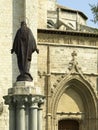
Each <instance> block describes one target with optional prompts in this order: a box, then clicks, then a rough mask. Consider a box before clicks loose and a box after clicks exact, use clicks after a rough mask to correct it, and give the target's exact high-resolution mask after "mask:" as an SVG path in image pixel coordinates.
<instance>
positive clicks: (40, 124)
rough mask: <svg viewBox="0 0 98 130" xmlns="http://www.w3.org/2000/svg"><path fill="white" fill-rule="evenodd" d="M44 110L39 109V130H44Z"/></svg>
mask: <svg viewBox="0 0 98 130" xmlns="http://www.w3.org/2000/svg"><path fill="white" fill-rule="evenodd" d="M42 124H43V123H42V109H41V108H39V109H38V130H42Z"/></svg>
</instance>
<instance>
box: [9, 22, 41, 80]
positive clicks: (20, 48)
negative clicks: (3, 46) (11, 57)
mask: <svg viewBox="0 0 98 130" xmlns="http://www.w3.org/2000/svg"><path fill="white" fill-rule="evenodd" d="M35 51H36V52H37V53H39V50H38V49H37V45H36V41H35V39H34V36H33V34H32V32H31V30H30V29H29V28H28V27H27V24H26V22H25V21H22V22H21V27H20V28H19V29H18V31H17V33H16V36H15V39H14V43H13V48H12V49H11V54H13V52H15V54H16V55H17V63H18V68H19V71H20V75H19V76H18V77H17V81H32V80H33V78H32V76H31V74H30V73H29V70H30V63H31V59H32V53H33V52H35Z"/></svg>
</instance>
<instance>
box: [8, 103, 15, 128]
mask: <svg viewBox="0 0 98 130" xmlns="http://www.w3.org/2000/svg"><path fill="white" fill-rule="evenodd" d="M9 130H15V108H14V106H13V105H10V106H9Z"/></svg>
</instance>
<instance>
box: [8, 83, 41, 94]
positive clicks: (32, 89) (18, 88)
mask: <svg viewBox="0 0 98 130" xmlns="http://www.w3.org/2000/svg"><path fill="white" fill-rule="evenodd" d="M8 94H9V95H29V94H32V95H35V94H36V95H40V94H41V89H40V87H37V86H34V84H33V82H27V81H19V82H16V83H14V84H13V88H9V89H8Z"/></svg>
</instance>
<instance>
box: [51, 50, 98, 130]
mask: <svg viewBox="0 0 98 130" xmlns="http://www.w3.org/2000/svg"><path fill="white" fill-rule="evenodd" d="M75 56H76V53H75V52H74V53H73V54H72V57H73V58H72V61H71V62H70V65H69V70H70V71H69V74H67V75H65V76H64V77H63V78H62V80H61V81H60V82H59V83H58V85H57V87H56V88H55V90H54V93H53V95H52V99H51V115H52V123H53V129H55V128H56V125H57V124H56V123H57V122H56V120H57V108H58V104H59V101H60V99H61V97H62V95H63V94H64V93H66V92H67V91H68V90H69V89H71V90H74V91H75V92H76V93H77V94H78V95H79V96H80V98H81V101H82V103H83V107H84V111H83V112H84V115H85V122H86V126H85V127H87V128H88V127H90V123H91V122H92V124H93V125H91V127H90V128H89V130H91V129H92V128H94V129H96V127H97V126H96V121H95V119H96V118H97V107H96V106H97V104H96V102H97V96H96V93H95V90H94V88H93V84H92V83H91V82H90V81H89V80H88V79H87V78H86V77H85V76H84V75H83V73H82V71H81V69H80V67H79V66H78V63H77V62H76V59H75ZM65 109H66V108H65ZM80 112H81V111H80ZM61 114H62V112H61ZM63 114H64V113H63ZM65 114H66V113H65ZM67 114H68V113H67ZM69 114H70V112H69ZM94 121H95V122H94Z"/></svg>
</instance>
